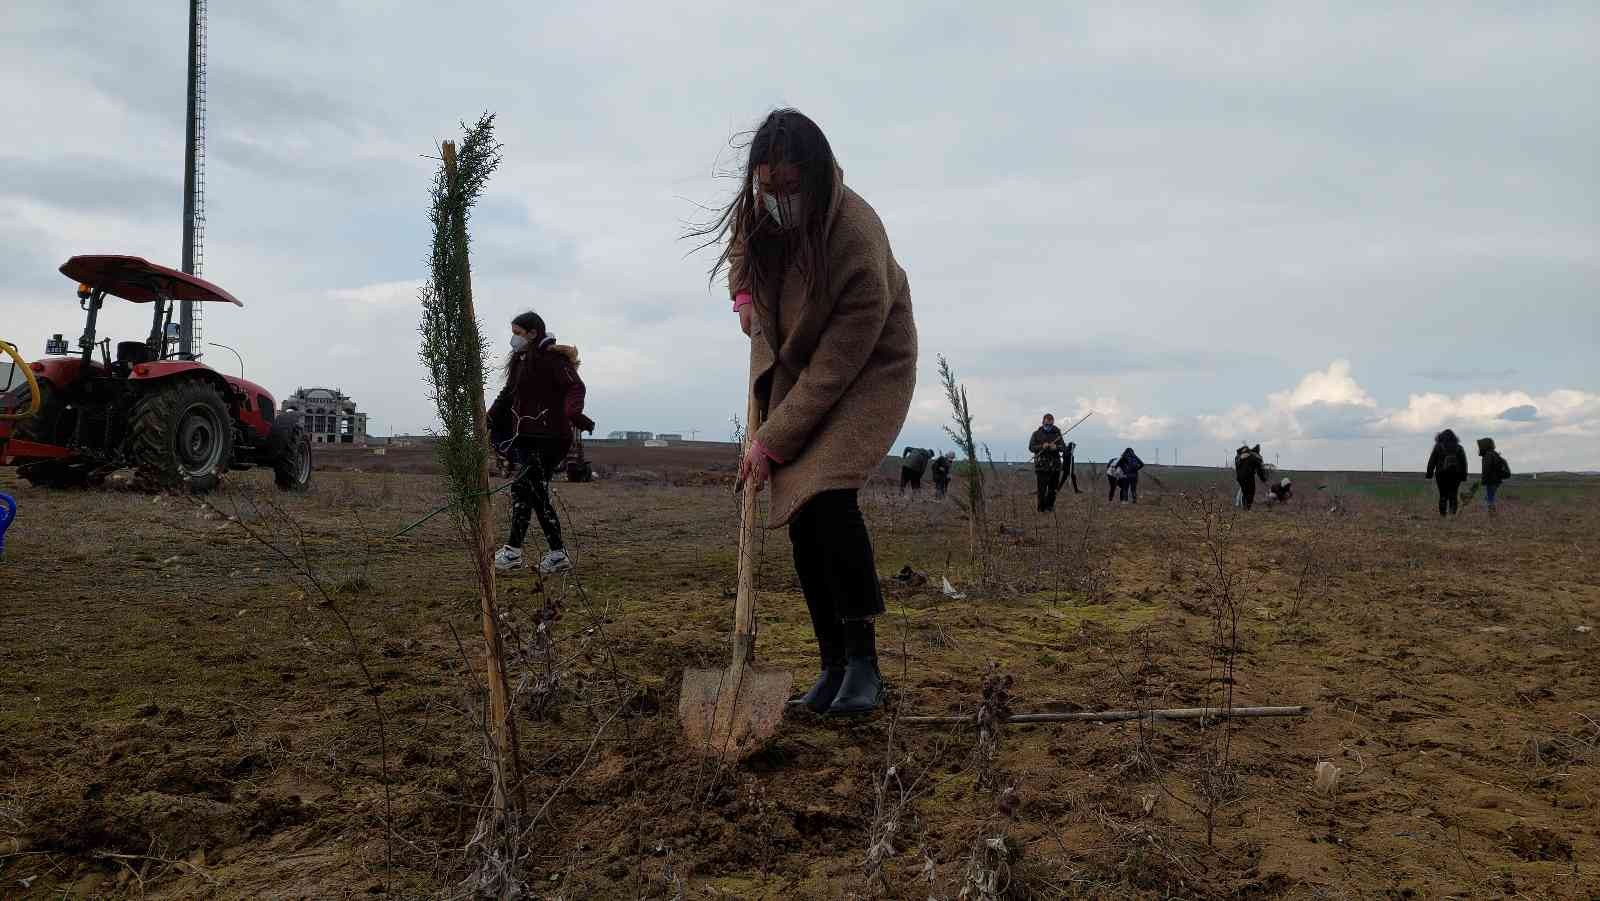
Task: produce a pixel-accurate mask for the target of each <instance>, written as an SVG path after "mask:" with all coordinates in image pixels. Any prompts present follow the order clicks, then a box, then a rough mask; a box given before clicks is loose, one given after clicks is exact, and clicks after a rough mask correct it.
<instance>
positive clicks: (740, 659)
mask: <svg viewBox="0 0 1600 901" xmlns="http://www.w3.org/2000/svg"><path fill="white" fill-rule="evenodd" d="M759 428H761V404H760V403H759V402H758V401H757V400H756V392H755V386H754V385H752V386H751V387H750V400H749V407H748V409H747V412H746V414H745V422H744V448H743V452H744V453H746V454H748V453H749V452H750V445H751V443H752V442H754V441H755V440H756V429H759ZM756 494H757V491H756V487H755V485H754V483H753V481H752V480H746V481H745V483H744V490H743V492H741V493H740V495H739V564H738V567H739V592H738V599H737V600H736V601H735V602H734V607H733V663H734V665H735V666H737V665H739V664H740V663H744V662H747V661H750V660H754V659H755V646H756V557H755V555H756V542H755V534H756V528H757V525H756V517H757V516H758V515H759V510H757V508H756Z"/></svg>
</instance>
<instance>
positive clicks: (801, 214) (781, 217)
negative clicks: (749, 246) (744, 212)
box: [761, 191, 805, 228]
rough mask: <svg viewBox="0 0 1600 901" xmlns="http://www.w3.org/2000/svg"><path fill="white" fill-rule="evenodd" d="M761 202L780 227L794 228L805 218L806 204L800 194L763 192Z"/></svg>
mask: <svg viewBox="0 0 1600 901" xmlns="http://www.w3.org/2000/svg"><path fill="white" fill-rule="evenodd" d="M761 204H762V206H765V207H766V208H767V215H769V216H771V217H772V221H774V222H776V223H778V227H779V228H794V227H795V226H797V225H799V224H800V223H801V222H802V221H804V220H805V204H804V202H803V201H802V200H801V198H800V195H799V194H781V195H780V194H768V193H767V192H766V191H762V192H761Z"/></svg>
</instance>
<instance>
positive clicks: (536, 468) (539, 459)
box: [506, 436, 572, 551]
mask: <svg viewBox="0 0 1600 901" xmlns="http://www.w3.org/2000/svg"><path fill="white" fill-rule="evenodd" d="M571 443H572V442H571V439H568V438H559V437H554V436H551V437H538V438H531V437H526V436H525V437H521V438H518V439H517V443H516V444H515V445H514V446H512V448H511V462H512V463H513V464H514V465H515V466H516V467H517V472H518V473H519V474H518V476H517V479H516V481H514V482H512V483H511V534H510V536H509V537H507V538H506V544H508V545H510V546H512V547H514V548H520V547H522V542H523V539H525V538H526V537H527V535H528V520H529V519H531V518H532V517H535V516H537V517H538V518H539V528H540V529H542V530H544V537H545V540H546V541H547V542H549V543H550V550H552V551H559V550H561V548H562V547H563V545H562V543H561V520H559V519H557V518H556V508H555V505H554V504H553V503H551V502H550V479H551V477H553V476H554V475H555V474H556V469H557V468H558V467H560V466H561V461H562V460H564V459H566V456H567V448H568V446H569V445H570V444H571Z"/></svg>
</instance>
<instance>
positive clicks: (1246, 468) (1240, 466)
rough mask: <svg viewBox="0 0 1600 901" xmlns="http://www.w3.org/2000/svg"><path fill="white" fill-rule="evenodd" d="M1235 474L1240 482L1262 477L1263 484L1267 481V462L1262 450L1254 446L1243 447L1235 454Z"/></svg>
mask: <svg viewBox="0 0 1600 901" xmlns="http://www.w3.org/2000/svg"><path fill="white" fill-rule="evenodd" d="M1233 474H1234V476H1235V477H1236V478H1238V480H1239V482H1240V484H1244V483H1246V482H1249V481H1250V480H1251V479H1260V480H1261V484H1263V485H1265V484H1266V483H1267V464H1266V461H1264V460H1262V459H1261V452H1260V451H1259V450H1257V449H1256V448H1254V447H1241V448H1239V450H1238V452H1237V453H1235V454H1234V456H1233Z"/></svg>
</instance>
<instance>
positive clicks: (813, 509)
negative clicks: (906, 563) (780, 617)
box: [789, 489, 884, 665]
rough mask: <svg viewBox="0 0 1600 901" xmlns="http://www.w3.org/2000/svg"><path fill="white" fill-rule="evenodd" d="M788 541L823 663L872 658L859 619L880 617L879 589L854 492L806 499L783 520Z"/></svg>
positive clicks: (866, 633) (869, 636) (827, 493)
mask: <svg viewBox="0 0 1600 901" xmlns="http://www.w3.org/2000/svg"><path fill="white" fill-rule="evenodd" d="M789 541H790V542H792V543H793V544H794V570H795V573H796V574H797V575H798V576H799V577H800V590H801V591H802V592H803V593H804V594H805V596H806V609H808V610H809V611H811V628H812V631H814V632H815V633H816V636H817V645H818V647H819V648H820V649H821V651H822V660H823V663H825V664H829V665H839V664H843V662H844V660H845V658H846V657H847V656H849V657H872V656H876V653H877V652H876V649H875V647H874V646H873V644H872V641H873V635H872V630H871V629H870V628H864V621H868V622H867V623H866V624H865V625H870V620H871V619H872V618H873V617H875V616H878V615H880V614H882V613H883V611H884V606H883V589H882V588H881V587H880V586H879V585H878V566H877V563H876V562H875V561H874V560H873V556H872V537H871V536H870V535H868V534H867V521H866V519H865V518H863V517H862V515H861V507H860V506H859V505H858V504H857V502H856V492H855V491H853V490H849V489H840V490H836V491H824V492H822V493H821V494H819V495H817V496H816V497H813V498H812V499H811V500H809V501H807V502H806V505H805V506H804V507H801V508H800V512H798V513H796V514H795V515H794V518H792V519H790V520H789Z"/></svg>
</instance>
